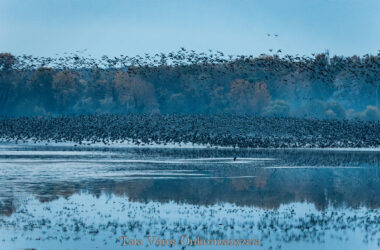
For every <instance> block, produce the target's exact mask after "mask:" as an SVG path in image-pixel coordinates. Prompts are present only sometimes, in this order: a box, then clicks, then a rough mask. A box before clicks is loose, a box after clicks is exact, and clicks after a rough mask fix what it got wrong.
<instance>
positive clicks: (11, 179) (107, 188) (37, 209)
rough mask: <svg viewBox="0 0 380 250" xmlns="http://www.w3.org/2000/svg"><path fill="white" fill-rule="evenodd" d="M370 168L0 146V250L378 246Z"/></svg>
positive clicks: (368, 154) (376, 182) (364, 154)
mask: <svg viewBox="0 0 380 250" xmlns="http://www.w3.org/2000/svg"><path fill="white" fill-rule="evenodd" d="M235 156H236V157H237V159H236V161H234V160H233V158H234V157H235ZM379 162H380V152H379V151H373V152H372V151H350V150H344V151H338V150H333V151H330V150H242V149H239V150H234V149H189V148H187V149H163V148H156V149H154V148H146V149H144V148H120V147H118V148H101V147H96V148H92V147H69V146H31V145H27V146H21V145H2V146H1V147H0V249H26V248H35V249H126V248H127V249H128V248H129V249H130V248H136V249H141V248H151V247H157V246H158V245H157V244H158V243H160V244H161V245H162V244H164V245H165V246H164V247H162V246H161V247H160V248H168V249H181V248H183V247H184V248H190V249H192V247H193V246H191V244H196V246H194V247H195V248H196V249H219V248H222V249H223V248H228V249H230V248H232V246H226V245H224V246H222V245H217V246H215V244H226V242H227V241H225V242H224V243H222V240H223V241H224V240H226V239H228V240H232V241H228V243H229V244H235V245H236V244H238V243H239V244H241V242H240V241H235V240H238V239H249V240H250V241H249V242H252V241H251V240H252V238H253V239H254V240H253V242H254V245H253V246H252V245H251V246H239V247H242V248H246V249H377V248H378V247H380V213H379V211H380V164H379ZM185 235H186V236H185ZM121 236H127V237H128V239H131V242H130V243H136V244H137V243H139V240H141V244H142V245H141V246H138V245H126V246H123V240H122V238H120V237H121ZM147 236H150V237H151V238H150V239H152V240H153V237H155V238H154V241H153V242H152V246H151V245H150V242H149V239H148V238H147ZM197 237H199V239H200V241H197ZM135 238H136V241H134V239H135ZM158 238H159V241H157V239H158ZM165 239H166V240H167V241H165ZM181 239H182V241H181ZM191 239H194V240H193V241H191ZM214 239H215V240H219V241H214V242H213V241H209V242H207V241H202V240H214ZM174 241H175V242H174ZM126 243H129V242H128V241H126ZM206 243H209V245H207V246H206V245H204V244H206ZM245 243H248V241H245ZM258 243H259V244H258ZM168 244H169V245H172V247H171V248H170V246H167V245H168ZM202 244H203V245H202ZM210 244H212V245H210Z"/></svg>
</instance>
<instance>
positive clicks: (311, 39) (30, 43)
mask: <svg viewBox="0 0 380 250" xmlns="http://www.w3.org/2000/svg"><path fill="white" fill-rule="evenodd" d="M378 13H380V0H276V1H275V0H0V52H10V53H13V54H15V55H21V54H28V55H34V56H55V54H56V53H57V54H63V53H64V52H75V51H77V50H79V51H82V50H85V49H86V51H85V52H82V53H83V54H84V55H91V56H93V57H99V56H102V55H109V56H117V55H121V54H122V55H129V56H133V55H142V54H144V53H159V52H164V53H167V52H170V51H177V50H178V49H180V47H185V48H186V49H189V50H191V49H193V50H196V51H199V52H202V51H207V50H208V49H212V50H220V51H223V52H224V53H226V54H231V55H239V54H246V55H259V54H261V53H270V52H269V51H268V50H269V49H273V50H278V49H282V51H283V53H284V54H293V55H295V54H299V55H310V54H311V53H315V52H317V53H318V52H324V51H325V50H327V49H328V50H329V52H330V54H331V55H347V56H349V55H354V54H356V55H363V54H366V53H370V54H377V53H378V50H379V49H380V18H379V15H378ZM267 34H270V36H268V35H267ZM274 34H277V35H278V37H275V36H274Z"/></svg>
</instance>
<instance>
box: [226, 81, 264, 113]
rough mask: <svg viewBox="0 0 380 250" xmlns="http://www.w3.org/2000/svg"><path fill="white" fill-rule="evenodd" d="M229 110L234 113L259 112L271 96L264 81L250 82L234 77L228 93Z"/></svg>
mask: <svg viewBox="0 0 380 250" xmlns="http://www.w3.org/2000/svg"><path fill="white" fill-rule="evenodd" d="M229 99H230V107H231V111H233V112H236V113H249V114H261V112H262V111H263V109H264V108H265V107H266V106H267V105H268V104H269V102H270V100H271V96H270V94H269V91H268V89H267V86H266V84H265V83H264V82H255V83H253V84H252V83H250V82H249V81H247V80H243V79H236V80H235V81H233V82H232V83H231V91H230V93H229Z"/></svg>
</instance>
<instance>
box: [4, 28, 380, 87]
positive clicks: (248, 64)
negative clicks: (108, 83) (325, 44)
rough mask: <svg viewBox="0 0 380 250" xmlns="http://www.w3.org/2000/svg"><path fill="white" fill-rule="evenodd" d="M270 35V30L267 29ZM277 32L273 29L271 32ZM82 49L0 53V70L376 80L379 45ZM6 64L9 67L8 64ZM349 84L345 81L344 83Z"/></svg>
mask: <svg viewBox="0 0 380 250" xmlns="http://www.w3.org/2000/svg"><path fill="white" fill-rule="evenodd" d="M268 36H271V34H268ZM272 36H274V37H277V36H278V35H277V34H272ZM85 52H86V50H84V51H76V53H64V55H63V56H62V55H59V54H56V56H55V57H35V56H31V55H21V56H16V57H15V56H12V55H10V54H8V56H4V55H5V54H4V53H3V54H2V55H3V57H2V58H0V74H1V71H2V70H10V67H12V69H14V70H16V71H18V72H30V71H33V70H37V69H39V68H54V69H56V70H74V71H75V70H90V71H94V70H97V71H98V70H103V71H104V72H106V73H107V72H109V73H113V72H114V70H122V71H124V72H127V73H128V74H130V75H140V76H143V77H144V76H147V75H149V74H151V73H157V72H159V70H160V69H162V68H166V69H172V70H174V71H178V72H180V73H181V74H183V73H186V72H187V73H192V74H198V75H199V76H200V77H199V79H200V80H205V79H210V78H211V79H212V78H213V75H214V74H221V75H223V74H228V73H234V72H236V71H238V70H243V71H245V74H247V75H248V74H249V72H252V71H253V72H261V73H264V74H265V76H264V79H269V78H271V76H272V75H273V74H278V73H281V72H285V71H286V72H289V71H290V72H293V73H292V74H291V78H290V79H283V81H284V82H286V83H292V84H294V83H295V81H294V80H292V78H294V77H295V74H297V73H305V72H306V73H308V74H309V77H310V78H311V79H317V80H321V81H322V82H324V83H326V84H330V83H331V82H332V79H333V77H334V75H336V74H337V72H343V74H347V75H349V76H350V77H351V78H352V79H365V81H366V82H367V83H372V84H373V83H378V82H379V81H380V50H379V53H378V54H377V55H370V54H366V55H364V56H361V57H359V56H352V57H339V56H334V57H332V58H331V59H330V57H329V55H328V54H327V53H322V54H315V53H313V54H312V55H311V56H306V55H302V56H301V55H298V54H296V55H285V54H283V51H282V50H281V49H269V52H270V53H268V54H266V53H263V54H260V55H259V56H253V55H225V54H224V53H223V52H221V51H213V50H209V51H208V52H201V53H199V52H196V51H194V50H186V49H185V48H183V47H182V48H180V50H178V51H176V52H174V51H173V52H169V53H156V54H154V55H151V54H147V53H145V54H144V55H143V56H140V55H137V56H134V57H132V56H126V55H120V56H118V57H108V56H106V55H104V56H102V57H101V58H100V59H95V58H94V57H92V55H91V54H88V55H85V54H84V53H85ZM7 67H8V68H7ZM347 87H349V86H347Z"/></svg>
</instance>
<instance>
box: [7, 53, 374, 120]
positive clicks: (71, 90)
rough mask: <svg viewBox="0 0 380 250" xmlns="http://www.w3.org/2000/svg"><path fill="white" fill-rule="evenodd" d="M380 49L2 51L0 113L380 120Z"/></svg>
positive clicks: (16, 114)
mask: <svg viewBox="0 0 380 250" xmlns="http://www.w3.org/2000/svg"><path fill="white" fill-rule="evenodd" d="M379 85H380V54H378V55H365V56H362V57H359V56H352V57H338V56H334V57H331V58H330V56H329V55H328V53H322V54H317V55H313V57H306V56H304V57H299V56H289V55H285V56H280V55H277V54H273V55H260V56H258V57H254V56H226V55H224V54H223V53H222V52H219V51H217V52H216V53H214V52H212V51H210V52H209V53H196V52H194V51H187V50H185V49H183V48H182V49H181V50H179V51H177V52H171V53H168V54H156V55H148V54H146V55H144V56H143V57H141V56H136V57H127V56H120V57H114V58H108V57H106V56H104V57H102V58H101V59H98V60H96V59H93V58H90V57H86V56H81V55H78V54H70V55H66V56H64V57H58V56H57V57H56V58H44V57H32V56H26V55H23V56H14V55H12V54H9V53H1V54H0V116H34V115H61V114H90V113H161V114H168V113H185V114H187V113H196V114H212V113H238V114H252V115H260V116H283V117H286V116H295V117H317V118H322V119H350V118H360V119H365V120H379V119H380V112H379V109H378V105H379Z"/></svg>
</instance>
